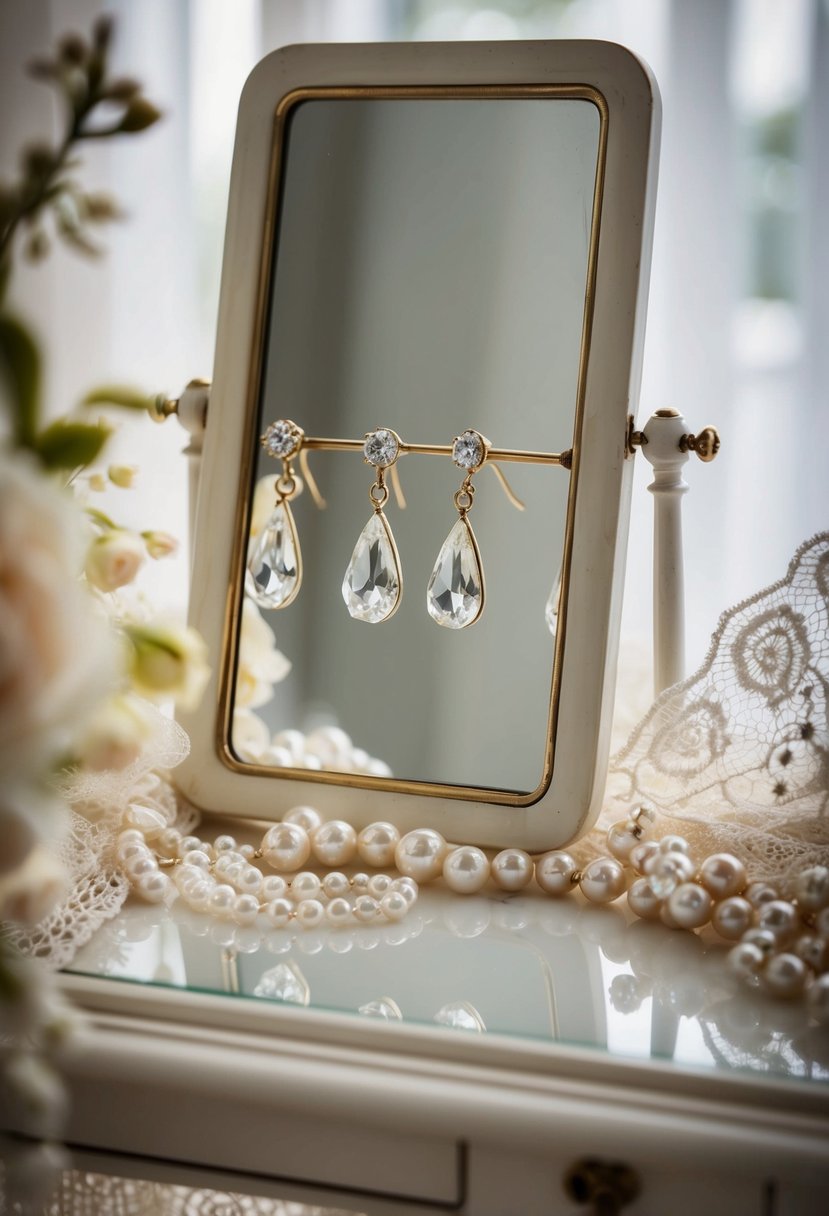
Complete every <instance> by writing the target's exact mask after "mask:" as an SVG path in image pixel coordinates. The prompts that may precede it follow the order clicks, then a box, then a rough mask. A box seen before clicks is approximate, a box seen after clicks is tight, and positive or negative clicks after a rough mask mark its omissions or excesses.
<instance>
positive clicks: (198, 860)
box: [182, 849, 210, 870]
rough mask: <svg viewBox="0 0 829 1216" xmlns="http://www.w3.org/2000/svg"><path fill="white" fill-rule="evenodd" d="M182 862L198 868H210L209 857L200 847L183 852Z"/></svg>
mask: <svg viewBox="0 0 829 1216" xmlns="http://www.w3.org/2000/svg"><path fill="white" fill-rule="evenodd" d="M182 862H186V864H187V865H188V866H193V867H194V868H197V869H199V870H209V869H210V858H209V857H208V856H207V854H206V853H203V852H202V851H201V849H190V850H189V851H188V852H187V853H185V854H184V857H183V858H182Z"/></svg>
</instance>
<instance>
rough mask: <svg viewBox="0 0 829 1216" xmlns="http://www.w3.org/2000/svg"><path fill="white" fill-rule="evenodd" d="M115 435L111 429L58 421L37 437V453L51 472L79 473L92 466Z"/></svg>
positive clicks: (99, 425)
mask: <svg viewBox="0 0 829 1216" xmlns="http://www.w3.org/2000/svg"><path fill="white" fill-rule="evenodd" d="M111 434H112V431H111V429H110V428H109V427H108V426H104V425H102V424H100V423H99V424H98V425H97V426H87V425H86V424H85V423H83V422H64V421H63V420H62V419H58V421H57V422H53V423H52V425H51V426H48V427H47V428H46V430H45V431H42V432H41V434H40V435H38V436H37V439H36V441H35V445H34V446H35V451H36V452H37V454H38V456H39V457H40V459H41V461H42V462H43V464H44V465H45V467H46V468H47V469H79V468H85V467H86V465H89V464H92V461H93V460H95V458H96V457H97V456H98V454H99V453H100V451H101V448H102V447H103V446H104V444H105V443H106V441H107V439H108V438H109V436H110V435H111Z"/></svg>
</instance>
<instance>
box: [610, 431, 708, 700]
mask: <svg viewBox="0 0 829 1216" xmlns="http://www.w3.org/2000/svg"><path fill="white" fill-rule="evenodd" d="M629 447H630V448H631V449H632V448H635V447H641V448H642V454H643V455H644V457H645V459H646V460H647V461H648V463H649V464H651V465H652V466H653V481H652V482H651V484H650V485H649V486H648V489H649V490H650V492H651V494H653V673H654V695H655V696H659V694H660V693H661V692H664V690H665V689H666V688H670V686H671V685H672V684H677V683H678V682H679V681H680V680H682V679H683V678H684V676H685V579H684V564H683V558H682V496H683V494H685V493H686V491H687V490H688V483H687V482H686V481H685V480H684V478H683V476H682V472H683V467H684V465H685V464H686V462H687V460H688V454H689V452H696V454H697V456H698V457H699V458H700V460H702V461H705V462H708V461H711V460H713V459H714V457H715V456H716V455H717V452H718V451H719V450H720V437H719V435H718V434H717V431H716V430H715V429H714V427H712V426H707V427H705V428H704V430H702V431H700V432H699V434H697V435H693V434H691V433H690V432H689V430H688V424H687V422H686V421H685V419H684V418H683V416H682V414H680V413H679V412H678V411H677V410H674V409H663V410H657V411H656V413H655V414H653V415H652V416H651V418H650V419H649V420H648V423H647V425H646V427H645V429H644V431H631V433H630V436H629Z"/></svg>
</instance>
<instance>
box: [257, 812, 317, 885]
mask: <svg viewBox="0 0 829 1216" xmlns="http://www.w3.org/2000/svg"><path fill="white" fill-rule="evenodd" d="M262 854H263V856H264V858H265V860H266V861H267V862H268V864H269V865H272V866H273V868H274V869H275V870H281V871H282V872H283V873H286V872H289V871H290V872H293V871H294V870H301V869H302V867H303V866H304V865H305V863H306V861H307V860H308V858H309V857H310V856H311V841H310V838H309V836H308V833H307V832H306V831H305V828H301V827H299V826H298V825H297V824H295V823H277V824H274V826H273V827H272V828H268V830H267V832H266V833H265V835H264V837H263V838H262Z"/></svg>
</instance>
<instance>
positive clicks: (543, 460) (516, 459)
mask: <svg viewBox="0 0 829 1216" xmlns="http://www.w3.org/2000/svg"><path fill="white" fill-rule="evenodd" d="M364 442H365V440H364V439H312V438H310V437H309V436H307V435H306V436H305V438H304V439H303V441H302V444H303V447H305V448H308V449H309V450H314V451H318V452H362V450H363V444H364ZM409 453H411V454H413V455H415V456H451V455H452V445H451V444H445V443H401V444H400V455H401V456H403V455H407V454H409ZM571 455H572V453H571V452H570V451H569V450H568V451H564V452H521V451H516V450H515V449H513V448H490V449H489V454H488V459H489V460H500V461H509V462H513V463H515V464H553V465H559V466H560V467H561V468H564V469H569V468H570V458H571Z"/></svg>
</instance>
